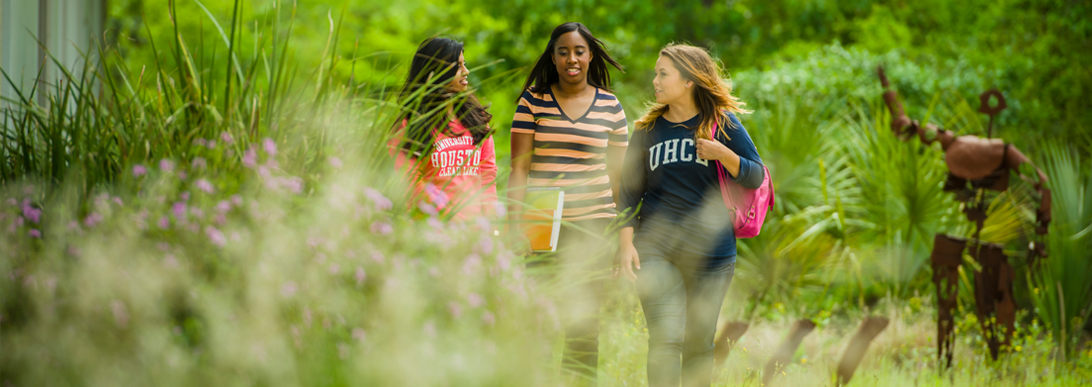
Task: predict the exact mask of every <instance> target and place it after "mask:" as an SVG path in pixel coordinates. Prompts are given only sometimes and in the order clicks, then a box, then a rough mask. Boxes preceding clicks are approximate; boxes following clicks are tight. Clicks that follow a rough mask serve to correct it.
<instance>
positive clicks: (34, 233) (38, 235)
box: [30, 228, 42, 238]
mask: <svg viewBox="0 0 1092 387" xmlns="http://www.w3.org/2000/svg"><path fill="white" fill-rule="evenodd" d="M30 237H31V238H41V237H42V232H41V231H38V229H35V228H32V229H30Z"/></svg>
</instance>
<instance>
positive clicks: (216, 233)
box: [205, 226, 227, 247]
mask: <svg viewBox="0 0 1092 387" xmlns="http://www.w3.org/2000/svg"><path fill="white" fill-rule="evenodd" d="M205 234H207V235H208V236H209V241H211V242H212V244H214V245H217V246H220V247H224V245H226V244H227V238H225V237H224V232H223V231H220V230H218V229H216V227H212V226H209V227H206V228H205Z"/></svg>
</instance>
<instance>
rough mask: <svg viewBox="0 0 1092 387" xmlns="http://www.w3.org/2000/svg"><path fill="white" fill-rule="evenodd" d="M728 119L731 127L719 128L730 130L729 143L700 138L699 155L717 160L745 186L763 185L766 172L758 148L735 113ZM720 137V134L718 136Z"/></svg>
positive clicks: (752, 187)
mask: <svg viewBox="0 0 1092 387" xmlns="http://www.w3.org/2000/svg"><path fill="white" fill-rule="evenodd" d="M728 119H729V120H730V122H731V123H732V125H733V128H731V129H725V128H718V129H717V130H718V131H721V130H728V133H729V137H730V138H731V139H730V140H728V143H727V144H724V143H721V142H720V141H709V140H702V139H698V145H697V148H698V157H701V158H703V159H706V160H717V161H719V162H720V164H721V165H723V166H724V169H725V170H727V171H728V176H729V177H731V178H732V180H733V181H735V182H736V183H737V184H739V185H740V186H742V187H744V188H750V189H755V188H758V187H759V186H761V185H762V180H763V179H765V177H766V172H765V170H764V169H763V168H762V158H760V157H759V156H758V149H756V148H755V144H754V142H752V141H751V137H750V136H749V135H748V134H747V129H745V128H744V127H743V124H741V123H740V122H739V119H737V118H736V116H735V114H729V115H728ZM717 137H718V138H720V136H717Z"/></svg>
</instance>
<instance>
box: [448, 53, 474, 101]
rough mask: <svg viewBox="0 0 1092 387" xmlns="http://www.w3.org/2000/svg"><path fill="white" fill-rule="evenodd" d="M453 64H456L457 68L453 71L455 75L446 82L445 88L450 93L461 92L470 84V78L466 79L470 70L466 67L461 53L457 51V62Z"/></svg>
mask: <svg viewBox="0 0 1092 387" xmlns="http://www.w3.org/2000/svg"><path fill="white" fill-rule="evenodd" d="M455 66H458V70H457V71H456V72H455V77H454V78H451V81H450V82H448V83H447V89H448V91H451V92H452V93H462V92H464V91H466V88H467V87H469V86H470V80H468V79H467V76H469V75H470V70H467V69H466V61H465V60H464V59H463V53H461V52H460V53H459V63H456V64H455Z"/></svg>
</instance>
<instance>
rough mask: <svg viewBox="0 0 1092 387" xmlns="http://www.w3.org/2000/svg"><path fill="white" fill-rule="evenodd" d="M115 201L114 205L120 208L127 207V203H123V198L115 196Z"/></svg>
mask: <svg viewBox="0 0 1092 387" xmlns="http://www.w3.org/2000/svg"><path fill="white" fill-rule="evenodd" d="M113 200H114V204H117V205H118V207H125V202H123V201H121V198H119V197H117V196H114V199H113Z"/></svg>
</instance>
